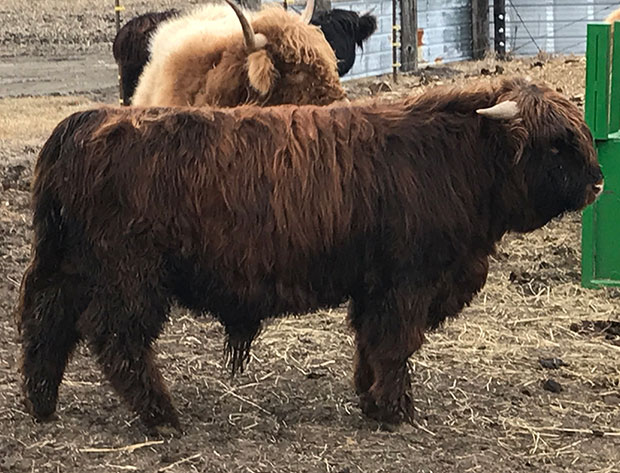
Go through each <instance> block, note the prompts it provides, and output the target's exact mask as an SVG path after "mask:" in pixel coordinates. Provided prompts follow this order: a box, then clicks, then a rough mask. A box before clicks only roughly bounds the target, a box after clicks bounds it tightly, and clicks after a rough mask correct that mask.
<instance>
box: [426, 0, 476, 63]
mask: <svg viewBox="0 0 620 473" xmlns="http://www.w3.org/2000/svg"><path fill="white" fill-rule="evenodd" d="M418 29H423V30H424V36H423V38H422V44H423V46H422V57H421V58H420V59H421V60H423V61H426V62H434V61H438V60H441V61H444V62H449V61H458V60H461V59H469V58H471V56H472V50H471V48H472V36H471V1H470V0H418Z"/></svg>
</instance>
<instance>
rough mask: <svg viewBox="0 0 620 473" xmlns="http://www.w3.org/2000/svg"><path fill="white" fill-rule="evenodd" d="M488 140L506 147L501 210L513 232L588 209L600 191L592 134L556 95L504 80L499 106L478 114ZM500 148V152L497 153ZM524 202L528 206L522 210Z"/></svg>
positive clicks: (576, 112) (579, 115)
mask: <svg viewBox="0 0 620 473" xmlns="http://www.w3.org/2000/svg"><path fill="white" fill-rule="evenodd" d="M478 114H479V115H482V116H483V117H485V118H487V119H489V123H488V126H489V128H492V129H490V130H489V134H490V136H497V137H498V139H501V140H502V141H503V142H504V143H508V144H509V146H508V147H509V149H511V150H512V152H511V153H510V154H511V156H510V162H509V163H503V164H501V165H502V166H508V169H509V170H508V171H506V168H504V170H502V171H500V172H501V173H502V174H506V180H505V182H504V183H503V184H502V190H501V192H500V193H501V195H502V200H503V202H502V204H501V205H502V206H503V207H504V209H505V210H506V211H507V212H508V214H509V215H508V218H509V220H510V222H511V224H512V229H513V230H516V231H529V230H531V229H533V228H537V227H539V226H541V225H543V224H545V223H546V222H547V221H549V220H550V219H551V218H553V217H555V216H557V215H559V214H561V213H563V212H565V211H575V210H580V209H582V208H583V207H585V206H586V205H589V204H591V203H592V202H594V200H595V199H596V198H597V197H598V196H599V195H600V194H601V193H602V191H603V175H602V173H601V169H600V167H599V164H598V161H597V156H596V151H595V149H594V146H593V140H592V135H591V134H590V130H589V129H588V127H587V125H586V123H585V122H584V120H583V117H582V113H581V111H580V110H579V109H578V108H577V107H576V106H575V105H574V104H573V103H572V102H571V101H570V100H568V99H567V98H566V97H564V96H562V95H561V94H559V93H557V92H555V91H554V90H552V89H550V88H548V87H546V86H542V85H536V84H533V83H531V82H528V81H525V80H508V81H505V82H504V83H503V84H502V86H501V88H500V90H499V93H498V99H497V103H496V104H495V105H493V106H491V107H488V108H484V109H480V110H478ZM498 149H499V148H498ZM524 202H527V205H523V203H524Z"/></svg>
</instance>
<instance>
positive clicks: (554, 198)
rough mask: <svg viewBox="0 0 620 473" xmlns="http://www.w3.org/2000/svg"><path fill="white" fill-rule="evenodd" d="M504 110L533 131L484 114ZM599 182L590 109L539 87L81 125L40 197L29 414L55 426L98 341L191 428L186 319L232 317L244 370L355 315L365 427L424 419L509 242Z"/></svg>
mask: <svg viewBox="0 0 620 473" xmlns="http://www.w3.org/2000/svg"><path fill="white" fill-rule="evenodd" d="M504 100H515V101H516V102H517V103H518V105H519V108H520V115H519V117H518V118H514V119H510V120H491V119H489V118H485V117H482V116H480V115H478V114H476V110H477V109H479V108H483V107H490V106H492V105H494V104H496V103H498V102H500V101H504ZM601 179H602V175H601V171H600V169H599V166H598V163H597V160H596V154H595V151H594V148H593V145H592V137H591V135H590V133H589V130H588V128H587V126H586V124H585V123H584V121H583V120H582V118H581V113H580V112H579V110H578V109H577V108H576V107H575V106H574V105H573V104H572V103H571V102H570V101H569V100H567V99H566V98H564V97H562V96H560V95H559V94H558V93H556V92H555V91H553V90H551V89H549V88H546V87H543V86H537V85H533V84H529V83H526V82H524V81H519V80H514V81H504V82H501V83H496V84H494V85H492V86H489V85H484V86H480V87H477V88H469V89H462V90H453V89H436V90H433V91H430V92H429V93H427V94H425V95H423V96H420V97H417V98H412V99H406V100H401V101H398V102H396V103H392V104H382V103H379V102H369V103H363V104H351V105H332V106H329V107H324V108H320V107H315V106H280V107H273V108H259V107H251V106H245V107H239V108H235V109H228V110H209V109H204V110H198V109H163V108H161V109H139V108H135V109H112V108H104V109H99V110H91V111H86V112H81V113H77V114H74V115H71V116H70V117H68V118H67V119H65V120H64V121H63V122H61V123H60V124H59V125H58V127H57V128H56V130H55V131H54V132H53V133H52V135H51V136H50V138H49V139H48V141H47V142H46V144H45V146H44V147H43V149H42V150H41V154H40V156H39V159H38V161H37V165H36V170H35V177H34V182H33V208H34V217H33V225H34V235H35V236H34V244H33V255H32V261H31V263H30V266H29V267H28V269H27V271H26V273H25V275H24V279H23V282H22V287H21V303H20V307H19V315H20V328H21V332H22V335H23V375H24V392H25V396H26V399H27V404H28V406H29V408H30V410H31V412H33V414H34V415H35V416H37V417H38V418H46V417H48V416H50V415H51V414H52V413H53V412H54V410H55V406H56V400H57V395H58V387H59V384H60V382H61V379H62V375H63V371H64V369H65V364H66V361H67V358H68V357H69V356H70V354H71V352H72V351H73V349H74V347H75V345H76V343H77V342H78V341H79V340H80V339H83V338H84V339H86V340H87V341H88V342H89V343H90V344H91V346H92V349H93V352H94V353H95V354H96V356H97V358H98V359H99V362H100V363H101V367H102V369H103V371H104V372H105V373H106V375H107V376H108V378H109V379H110V381H111V382H112V385H113V386H114V388H115V389H116V390H117V391H118V392H119V394H121V395H122V396H123V398H124V399H125V400H126V401H127V402H128V403H129V405H130V406H131V407H132V408H133V409H134V410H135V411H136V412H137V413H138V414H140V416H141V418H142V420H143V421H144V422H145V423H146V424H147V425H148V426H155V427H157V426H162V425H164V424H172V425H173V426H178V425H179V423H178V418H177V414H176V412H175V410H174V408H173V406H172V403H171V400H170V396H169V394H168V392H167V390H166V388H165V386H164V383H163V381H162V378H161V375H160V374H159V370H158V369H157V367H156V364H155V361H154V356H153V351H152V344H153V342H154V341H155V340H156V339H157V337H158V335H159V334H160V332H161V330H162V327H163V325H164V323H165V322H166V320H167V318H168V312H169V308H170V305H171V304H172V303H173V302H177V303H179V304H181V305H183V306H185V307H188V308H190V309H192V310H194V311H196V312H198V313H200V312H207V311H208V312H210V313H211V314H213V315H214V316H216V317H217V318H218V319H219V320H220V321H221V322H222V324H223V325H224V326H225V328H226V331H227V333H228V337H229V343H230V345H231V346H232V350H233V358H234V359H235V360H236V361H235V363H237V365H239V364H240V363H242V362H243V361H244V358H246V357H247V351H248V350H249V346H250V343H251V341H252V339H253V337H254V336H255V335H256V333H257V331H258V330H259V328H260V326H261V322H262V320H264V319H266V318H269V317H274V316H282V315H286V314H301V313H306V312H310V311H313V310H316V309H319V308H321V307H334V306H337V305H338V304H340V303H342V302H343V301H345V300H347V299H350V300H351V304H350V310H349V319H350V323H351V326H352V328H353V330H354V331H355V335H356V342H357V353H356V360H355V386H356V389H357V392H358V394H359V396H360V402H361V407H362V410H363V411H364V412H365V413H366V414H368V415H370V416H372V417H374V418H377V419H379V420H382V421H389V422H399V421H401V420H403V419H410V418H411V416H412V413H413V408H412V398H411V387H410V381H409V375H408V372H407V359H408V358H409V357H410V356H411V355H412V354H413V353H414V352H415V351H416V350H417V349H418V348H419V347H420V346H421V344H422V342H423V340H424V332H425V331H426V330H428V329H432V328H434V327H437V326H438V325H439V324H440V323H441V322H443V321H444V320H445V319H446V318H448V317H452V316H455V315H457V314H458V313H459V312H460V311H461V309H462V308H463V306H464V305H465V304H468V303H469V302H470V301H471V300H472V297H473V296H474V295H475V294H476V293H477V292H478V291H479V290H480V288H481V287H482V286H483V285H484V282H485V279H486V275H487V270H488V255H489V254H491V253H492V252H493V250H494V247H495V244H496V242H497V241H498V240H499V239H500V238H501V237H502V235H504V233H505V232H508V231H518V232H526V231H530V230H533V229H535V228H538V227H540V226H542V225H544V224H545V223H546V222H548V221H549V220H550V219H551V218H553V217H555V216H557V215H559V214H561V213H562V212H565V211H567V210H578V209H580V208H582V207H583V206H585V205H587V204H589V203H591V202H592V201H593V200H594V198H595V192H594V191H595V187H594V186H595V184H597V183H600V181H601Z"/></svg>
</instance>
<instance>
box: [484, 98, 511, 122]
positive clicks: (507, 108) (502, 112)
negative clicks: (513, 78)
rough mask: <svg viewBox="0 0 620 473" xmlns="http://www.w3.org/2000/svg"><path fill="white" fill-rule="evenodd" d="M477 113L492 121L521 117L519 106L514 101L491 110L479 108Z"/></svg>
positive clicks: (490, 108)
mask: <svg viewBox="0 0 620 473" xmlns="http://www.w3.org/2000/svg"><path fill="white" fill-rule="evenodd" d="M476 113H477V114H479V115H482V116H483V117H487V118H491V119H492V120H509V119H510V118H514V117H516V116H517V115H519V106H518V105H517V102H514V101H513V100H506V101H505V102H500V103H498V104H496V105H493V106H492V107H489V108H479V109H478V110H476Z"/></svg>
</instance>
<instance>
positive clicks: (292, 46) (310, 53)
mask: <svg viewBox="0 0 620 473" xmlns="http://www.w3.org/2000/svg"><path fill="white" fill-rule="evenodd" d="M225 1H226V3H228V4H229V5H230V6H231V8H233V10H234V11H235V13H236V15H237V17H238V18H239V21H240V22H241V27H242V30H243V38H244V45H245V51H246V53H247V55H248V56H247V62H246V65H247V74H248V82H249V85H250V86H251V87H252V88H253V89H254V90H255V91H256V92H257V93H258V94H259V96H260V98H259V99H258V102H260V103H263V104H265V105H267V104H281V103H294V104H300V105H303V104H318V105H321V104H328V103H331V102H334V101H336V100H342V99H344V97H345V93H344V91H343V89H342V87H341V85H340V82H339V79H338V74H337V60H336V56H335V54H334V52H333V50H332V49H331V47H330V46H329V43H328V42H327V41H326V40H325V38H324V36H323V34H322V33H321V31H320V29H319V28H317V27H315V26H312V25H310V20H311V19H312V14H313V12H314V0H308V2H307V3H306V6H305V8H304V10H303V11H302V13H301V14H300V15H297V14H296V13H294V12H286V11H283V10H282V9H280V8H267V9H264V10H263V11H261V12H258V13H257V14H255V15H253V17H252V23H250V21H248V18H247V17H246V16H245V14H244V13H243V11H242V10H241V9H240V8H239V7H238V6H237V5H236V4H235V3H234V2H233V1H232V0H225ZM255 30H256V31H255Z"/></svg>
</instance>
